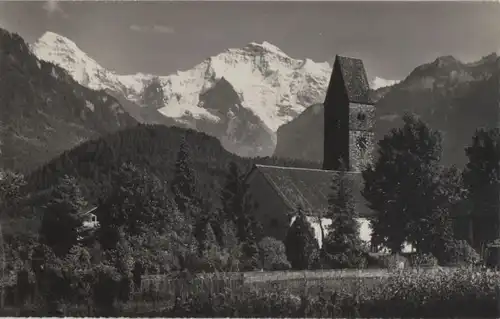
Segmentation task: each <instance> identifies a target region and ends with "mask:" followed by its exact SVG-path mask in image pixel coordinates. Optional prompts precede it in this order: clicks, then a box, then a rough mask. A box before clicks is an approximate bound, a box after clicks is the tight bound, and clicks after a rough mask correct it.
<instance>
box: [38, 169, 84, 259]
mask: <svg viewBox="0 0 500 319" xmlns="http://www.w3.org/2000/svg"><path fill="white" fill-rule="evenodd" d="M86 206H87V203H86V202H85V200H84V198H83V197H82V195H81V193H80V189H79V187H78V185H77V183H76V180H75V179H74V178H73V177H69V176H67V175H66V176H64V177H63V178H62V179H61V180H60V182H59V184H58V185H57V186H56V187H55V188H54V189H53V191H52V193H51V199H50V200H49V202H48V203H47V204H46V205H45V207H44V214H43V219H42V224H41V228H40V237H41V241H42V243H44V244H46V245H48V246H49V247H51V248H52V249H53V250H54V252H55V253H56V255H58V256H62V255H65V254H67V253H68V252H69V250H70V249H71V247H73V246H74V245H76V244H77V242H78V229H79V228H80V227H81V225H82V221H81V219H80V216H79V214H80V213H81V212H82V211H83V210H84V209H85V207H86Z"/></svg>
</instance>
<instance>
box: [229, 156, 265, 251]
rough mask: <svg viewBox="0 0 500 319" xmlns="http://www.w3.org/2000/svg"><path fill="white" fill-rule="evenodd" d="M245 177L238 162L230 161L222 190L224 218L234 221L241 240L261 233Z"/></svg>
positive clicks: (243, 240) (254, 205)
mask: <svg viewBox="0 0 500 319" xmlns="http://www.w3.org/2000/svg"><path fill="white" fill-rule="evenodd" d="M245 177H246V175H245V174H242V173H240V170H239V168H238V166H237V165H236V163H234V162H230V163H229V165H228V173H227V175H226V183H225V185H224V187H223V189H222V190H221V200H222V214H223V219H224V220H225V221H229V222H232V223H234V225H235V226H236V234H237V236H238V239H239V241H240V242H245V241H247V239H251V238H252V237H257V236H258V235H259V226H258V224H257V222H256V221H255V218H254V210H255V208H256V204H255V201H254V200H253V199H252V197H251V193H250V192H249V185H248V184H247V183H246V182H245Z"/></svg>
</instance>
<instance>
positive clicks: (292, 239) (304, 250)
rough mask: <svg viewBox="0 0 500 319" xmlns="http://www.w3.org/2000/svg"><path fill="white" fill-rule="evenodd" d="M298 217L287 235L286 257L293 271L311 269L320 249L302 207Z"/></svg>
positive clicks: (297, 213) (299, 208)
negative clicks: (314, 257)
mask: <svg viewBox="0 0 500 319" xmlns="http://www.w3.org/2000/svg"><path fill="white" fill-rule="evenodd" d="M296 216H297V217H296V219H295V221H294V222H293V224H292V225H291V226H290V229H288V233H287V235H286V239H285V248H286V255H287V258H288V260H289V261H290V264H291V265H292V268H293V269H296V270H304V269H310V268H311V266H312V264H313V260H312V259H313V258H312V257H313V256H314V255H315V254H316V253H317V251H318V249H319V247H318V241H317V240H316V238H315V237H314V230H313V228H312V226H311V224H310V223H309V221H308V220H307V218H306V215H305V213H304V210H303V209H302V207H297V212H296Z"/></svg>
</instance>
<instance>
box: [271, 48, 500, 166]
mask: <svg viewBox="0 0 500 319" xmlns="http://www.w3.org/2000/svg"><path fill="white" fill-rule="evenodd" d="M499 76H500V59H499V58H498V57H497V56H496V54H492V55H489V56H487V57H484V58H483V59H481V60H479V61H477V62H474V63H462V62H460V61H458V60H456V59H455V58H453V57H449V56H448V57H440V58H438V59H436V60H435V61H434V62H432V63H428V64H425V65H422V66H419V67H417V68H416V69H415V70H414V71H413V72H411V74H410V75H409V76H408V77H407V78H406V79H405V80H404V81H402V82H400V83H397V84H395V85H393V86H391V87H388V88H381V89H379V90H377V91H374V92H373V96H374V98H375V100H377V103H376V114H377V115H376V118H377V122H376V126H375V136H376V139H377V140H380V139H381V138H382V137H383V136H384V135H385V134H387V133H388V132H389V131H390V130H391V129H392V128H395V127H400V126H401V124H402V116H403V115H404V114H405V113H407V112H409V113H414V114H417V115H419V116H420V117H422V119H423V120H424V121H425V122H427V123H428V124H429V125H430V127H432V128H434V129H438V130H440V131H441V132H442V133H443V163H444V164H447V165H450V164H456V165H459V166H462V165H464V164H465V163H466V160H467V159H466V157H465V152H464V148H465V147H466V146H467V145H469V144H470V143H471V139H472V135H473V134H474V131H475V130H476V129H477V128H478V127H492V126H495V125H497V123H498V119H499V114H498V111H499V97H500V80H499ZM308 111H309V110H308ZM308 111H306V112H304V113H303V114H302V115H300V116H299V117H297V118H296V119H295V120H293V121H291V122H290V123H287V124H285V125H283V126H282V127H281V128H280V129H279V130H278V134H277V135H278V136H277V147H276V151H275V155H277V156H284V157H290V158H301V159H312V160H322V154H323V153H322V147H323V138H322V130H323V112H322V105H318V106H316V107H315V111H313V110H312V109H311V112H308Z"/></svg>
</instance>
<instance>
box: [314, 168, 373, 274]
mask: <svg viewBox="0 0 500 319" xmlns="http://www.w3.org/2000/svg"><path fill="white" fill-rule="evenodd" d="M350 182H351V181H350V180H349V179H348V176H347V174H346V172H345V170H341V171H340V173H339V176H338V177H337V178H336V179H334V180H333V182H332V192H331V194H330V197H329V199H328V214H327V216H328V217H329V218H330V219H331V220H332V223H331V225H330V226H329V227H328V228H329V232H328V235H327V236H326V238H325V241H324V242H323V247H322V251H323V253H324V255H325V257H326V260H327V262H328V263H329V264H330V265H331V266H333V267H334V268H359V267H361V266H362V265H363V264H364V261H365V260H364V256H363V251H362V242H361V239H360V237H359V225H358V222H357V221H356V219H355V217H356V211H355V207H354V198H353V196H352V185H350V184H351V183H350Z"/></svg>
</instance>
